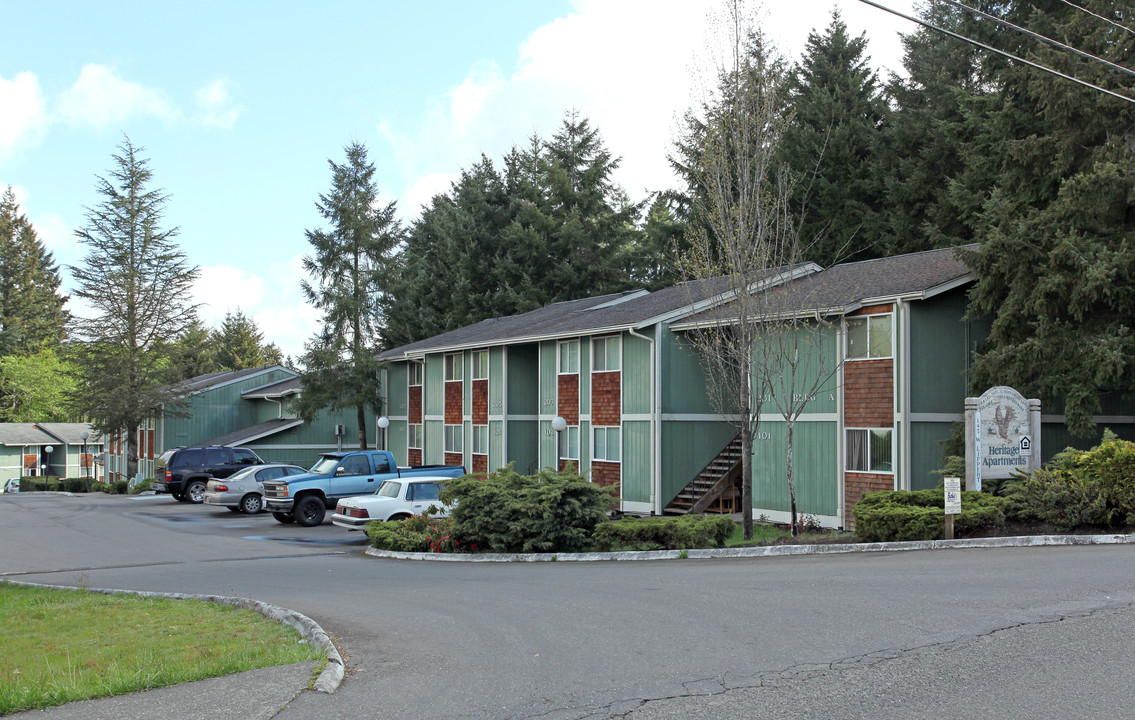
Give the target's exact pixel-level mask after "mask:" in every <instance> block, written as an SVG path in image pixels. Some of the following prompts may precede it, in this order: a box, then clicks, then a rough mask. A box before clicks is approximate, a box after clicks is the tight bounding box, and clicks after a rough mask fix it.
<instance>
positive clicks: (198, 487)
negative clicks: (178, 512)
mask: <svg viewBox="0 0 1135 720" xmlns="http://www.w3.org/2000/svg"><path fill="white" fill-rule="evenodd" d="M204 499H205V481H204V480H191V481H190V482H189V485H187V486H186V488H185V500H186V501H187V502H191V503H193V504H194V505H200V504H201V501H202V500H204Z"/></svg>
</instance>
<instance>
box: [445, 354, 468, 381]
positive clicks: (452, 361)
mask: <svg viewBox="0 0 1135 720" xmlns="http://www.w3.org/2000/svg"><path fill="white" fill-rule="evenodd" d="M464 379H465V353H446V355H445V381H446V382H457V381H459V380H464Z"/></svg>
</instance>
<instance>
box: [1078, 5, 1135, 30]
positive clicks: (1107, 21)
mask: <svg viewBox="0 0 1135 720" xmlns="http://www.w3.org/2000/svg"><path fill="white" fill-rule="evenodd" d="M1060 1H1061V2H1062V3H1064V4H1065V5H1071V6H1072V7H1074V8H1076V9H1077V10H1079V11H1080V12H1086V13H1087V14H1089V15H1091V16H1092V17H1097V18H1099V19H1100V20H1103V21H1104V22H1105V23H1110V24H1112V25H1114V26H1116V27H1117V28H1119V29H1120V30H1126V31H1127V32H1129V33H1131V34H1132V35H1135V30H1132V29H1131V28H1129V27H1127V26H1126V25H1120V24H1119V23H1117V22H1116V21H1114V20H1112V19H1111V18H1105V17H1104V16H1103V15H1096V14H1095V13H1094V12H1092V11H1091V10H1089V9H1087V8H1086V7H1082V6H1080V5H1077V4H1076V3H1074V2H1069V0H1060Z"/></svg>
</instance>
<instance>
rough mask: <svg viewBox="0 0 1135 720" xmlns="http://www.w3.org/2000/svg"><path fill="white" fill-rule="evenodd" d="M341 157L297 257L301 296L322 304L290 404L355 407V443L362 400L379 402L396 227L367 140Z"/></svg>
mask: <svg viewBox="0 0 1135 720" xmlns="http://www.w3.org/2000/svg"><path fill="white" fill-rule="evenodd" d="M345 151H346V154H347V161H346V162H345V163H343V164H342V165H338V164H336V163H335V162H333V161H330V160H329V161H328V165H330V167H331V191H330V192H329V193H328V194H326V195H320V196H319V202H318V203H316V208H317V209H318V210H319V214H320V215H321V216H323V218H324V219H325V220H327V221H328V223H330V228H329V229H327V230H323V229H314V230H308V231H307V239H308V242H310V243H311V245H312V248H313V250H314V255H308V256H305V257H304V259H303V266H304V270H306V271H307V272H308V273H309V275H310V276H311V279H312V281H311V282H308V281H307V280H304V281H303V282H302V288H303V292H304V295H305V296H306V297H307V300H308V302H310V303H312V304H313V305H314V306H315V307H316V308H318V309H320V310H321V311H323V327H322V329H321V330H320V332H319V333H318V334H317V335H316V336H315V337H314V338H312V339H311V340H310V341H309V342H308V343H307V345H306V351H305V353H304V356H303V358H302V360H301V363H302V364H303V366H304V370H303V372H302V373H301V378H302V380H303V394H302V395H301V396H300V399H299V400H298V401H297V403H296V405H295V407H296V410H297V412H299V414H300V416H301V417H303V418H304V419H308V420H310V419H311V418H313V417H314V416H315V414H316V413H317V412H319V411H320V410H322V409H325V408H330V409H332V410H339V409H343V408H354V409H355V410H356V411H357V414H358V428H359V447H360V448H361V449H364V450H365V449H366V448H367V427H366V408H368V407H371V408H373V409H374V410H376V411H379V410H381V408H380V406H379V405H380V393H379V387H378V363H377V362H376V361H375V360H374V357H375V355H376V354H377V351H378V321H379V317H380V315H379V313H380V304H379V303H380V299H381V294H382V293H383V292H384V290H385V289H386V288H385V287H384V285H383V283H384V279H385V278H386V277H387V275H388V273H389V272H390V268H389V262H390V256H391V254H392V253H393V251H394V248H395V247H396V246H397V245H398V243H399V242H401V239H402V234H403V233H402V228H401V226H400V225H399V223H398V220H397V219H396V218H395V216H394V212H395V204H394V203H393V202H391V203H389V204H387V205H385V206H380V205H379V204H378V186H377V184H376V183H375V180H374V171H375V168H374V165H373V164H372V163H370V162H369V161H368V160H367V150H366V146H364V145H362V144H361V143H352V144H351V145H348V146H347V147H346V148H345Z"/></svg>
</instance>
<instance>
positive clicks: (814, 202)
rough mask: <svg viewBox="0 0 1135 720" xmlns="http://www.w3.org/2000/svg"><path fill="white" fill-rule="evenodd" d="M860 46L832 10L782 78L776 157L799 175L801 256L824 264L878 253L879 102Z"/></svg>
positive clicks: (883, 110) (862, 40) (882, 107)
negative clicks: (783, 104) (783, 108)
mask: <svg viewBox="0 0 1135 720" xmlns="http://www.w3.org/2000/svg"><path fill="white" fill-rule="evenodd" d="M866 49H867V36H866V34H862V35H860V36H858V37H854V38H853V37H851V36H850V35H848V32H847V25H846V24H845V23H844V22H843V19H842V18H841V17H840V14H839V11H838V10H837V11H833V12H832V16H831V22H830V24H829V25H828V27H827V30H825V31H824V33H823V34H822V35H820V34H818V33H816V32H812V33H810V34H809V35H808V44H807V47H806V48H805V51H804V56H803V58H802V59H801V61H800V63H799V64H798V65H797V66H796V67H795V68H794V70H793V72H792V73H791V75H790V76H789V79H788V83H787V92H788V97H789V108H790V112H791V113H792V115H791V117H792V120H791V123H790V124H789V126H788V129H787V131H786V132H785V135H784V140H783V141H782V143H781V146H780V157H779V159H780V160H781V161H782V162H785V163H787V165H788V167H789V168H791V169H792V170H793V172H794V173H795V174H796V175H797V176H798V177H799V182H798V183H797V185H796V196H795V197H794V198H793V201H794V204H795V205H796V206H797V207H799V208H801V209H802V213H803V214H802V216H801V218H800V235H801V242H802V243H804V246H805V247H806V248H807V250H806V257H807V259H809V260H814V261H815V262H818V263H819V264H820V265H823V266H825V267H827V266H830V265H834V264H835V263H837V262H840V261H842V260H846V259H848V258H849V257H850V258H854V259H857V260H861V259H866V258H871V257H878V256H879V255H880V254H881V248H880V247H879V243H878V239H879V234H880V232H879V213H880V210H881V205H882V182H881V178H880V177H879V175H878V173H877V172H876V171H875V168H874V167H873V166H872V160H873V158H874V156H875V154H876V152H877V149H878V144H879V134H880V129H881V127H882V125H883V122H884V121H885V119H886V115H887V107H886V103H885V101H884V99H883V96H882V93H881V91H880V88H879V82H878V78H877V76H876V74H875V71H874V70H872V69H871V67H870V65H869V58H868V57H867V55H866Z"/></svg>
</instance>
